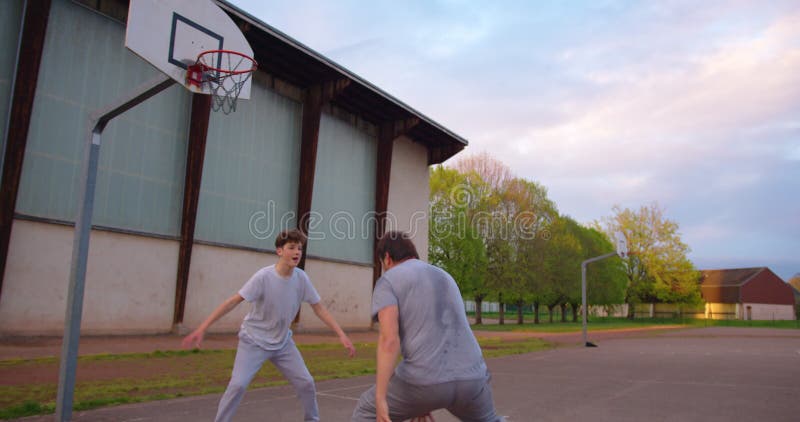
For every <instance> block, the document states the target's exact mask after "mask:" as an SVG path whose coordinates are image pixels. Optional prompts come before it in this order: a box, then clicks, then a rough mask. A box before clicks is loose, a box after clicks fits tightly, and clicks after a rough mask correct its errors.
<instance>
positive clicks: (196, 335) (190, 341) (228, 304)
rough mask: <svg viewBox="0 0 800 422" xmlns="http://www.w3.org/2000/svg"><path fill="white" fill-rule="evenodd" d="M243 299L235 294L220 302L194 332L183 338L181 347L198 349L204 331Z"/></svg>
mask: <svg viewBox="0 0 800 422" xmlns="http://www.w3.org/2000/svg"><path fill="white" fill-rule="evenodd" d="M243 300H244V298H243V297H242V296H241V295H240V294H239V293H236V294H235V295H233V296H231V297H229V298H228V299H227V300H225V301H224V302H222V303H221V304H220V305H219V306H217V309H214V312H212V313H211V315H209V316H208V318H206V320H205V321H203V323H202V324H200V326H199V327H197V329H196V330H194V331H192V333H191V334H189V335H188V336H186V337H184V338H183V343H182V344H183V347H186V348H188V347H200V343H202V342H203V336H204V335H205V332H206V330H207V329H208V327H210V326H211V324H213V323H214V322H215V321H216V320H218V319H220V318H222V317H223V316H225V314H227V313H228V312H230V311H232V310H233V308H235V307H236V305H238V304H240V303H242V301H243Z"/></svg>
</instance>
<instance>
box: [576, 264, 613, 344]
mask: <svg viewBox="0 0 800 422" xmlns="http://www.w3.org/2000/svg"><path fill="white" fill-rule="evenodd" d="M616 254H617V253H616V252H611V253H607V254H605V255H600V256H597V257H594V258H589V259H587V260H586V261H583V262H581V305H582V308H583V309H582V310H581V317H582V318H583V327H582V329H583V344H584V345H585V346H586V347H595V345H594V344H592V343H589V338H588V334H587V333H586V319H587V318H586V313H587V312H586V308H587V306H586V265H587V264H589V263H592V262H595V261H600V260H601V259H606V258H610V257H612V256H614V255H616Z"/></svg>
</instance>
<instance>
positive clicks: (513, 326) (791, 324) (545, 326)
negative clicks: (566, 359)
mask: <svg viewBox="0 0 800 422" xmlns="http://www.w3.org/2000/svg"><path fill="white" fill-rule="evenodd" d="M547 321H548V320H547V319H542V320H540V323H539V324H534V323H533V321H532V317H531V319H526V320H525V323H524V324H522V325H520V324H517V320H516V315H515V317H514V318H513V319H506V323H505V324H504V325H499V324H496V323H491V324H486V323H484V324H481V325H473V326H472V329H473V330H481V331H511V332H514V331H521V332H544V333H569V332H577V331H581V329H582V324H581V322H580V321H579V322H572V321H569V322H560V321H554V322H552V323H550V322H547ZM665 325H685V326H687V327H763V328H785V329H800V321H741V320H706V319H695V318H637V319H634V320H629V319H627V318H591V317H590V318H589V322H588V324H587V328H588V329H589V330H594V331H602V330H615V329H626V328H648V327H659V326H665Z"/></svg>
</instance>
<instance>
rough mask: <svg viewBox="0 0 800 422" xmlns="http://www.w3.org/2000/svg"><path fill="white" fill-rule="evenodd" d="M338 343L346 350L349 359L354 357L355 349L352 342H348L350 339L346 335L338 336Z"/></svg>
mask: <svg viewBox="0 0 800 422" xmlns="http://www.w3.org/2000/svg"><path fill="white" fill-rule="evenodd" d="M339 341H340V342H342V346H344V348H345V349H347V354H348V356H349V357H351V358H352V357H353V356H355V355H356V348H355V346H353V342H351V341H350V338H349V337H347V335H346V334H342V335H341V336H339Z"/></svg>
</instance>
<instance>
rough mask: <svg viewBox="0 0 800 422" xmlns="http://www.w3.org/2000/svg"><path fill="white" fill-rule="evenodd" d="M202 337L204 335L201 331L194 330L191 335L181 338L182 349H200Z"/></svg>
mask: <svg viewBox="0 0 800 422" xmlns="http://www.w3.org/2000/svg"><path fill="white" fill-rule="evenodd" d="M204 335H205V333H204V332H203V330H194V331H192V333H191V334H189V335H188V336H186V337H184V338H183V341H182V342H181V345H183V348H184V349H189V348H195V347H200V344H201V343H202V342H203V336H204Z"/></svg>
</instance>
